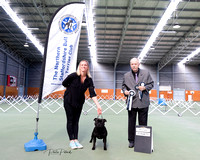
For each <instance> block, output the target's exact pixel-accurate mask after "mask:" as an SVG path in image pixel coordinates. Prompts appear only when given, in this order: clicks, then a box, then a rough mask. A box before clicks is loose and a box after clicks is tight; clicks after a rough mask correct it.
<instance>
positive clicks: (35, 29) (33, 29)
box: [28, 28, 39, 31]
mask: <svg viewBox="0 0 200 160" xmlns="http://www.w3.org/2000/svg"><path fill="white" fill-rule="evenodd" d="M28 30H35V31H36V30H39V28H28Z"/></svg>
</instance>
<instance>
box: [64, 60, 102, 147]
mask: <svg viewBox="0 0 200 160" xmlns="http://www.w3.org/2000/svg"><path fill="white" fill-rule="evenodd" d="M62 85H63V86H64V87H66V88H67V89H66V91H65V94H64V108H65V112H66V116H67V132H68V135H69V139H70V147H71V149H77V148H83V146H82V145H81V144H80V143H79V141H78V124H79V118H80V115H81V111H82V108H83V103H84V102H85V94H84V93H85V91H86V90H87V89H89V93H90V97H91V98H92V100H93V101H94V103H95V104H96V106H97V112H98V114H101V113H102V111H101V106H100V105H99V103H98V101H97V97H96V93H95V91H94V85H93V81H92V78H91V75H90V72H89V64H88V62H87V61H86V60H82V61H81V62H80V63H79V66H78V69H77V71H76V72H74V73H71V74H70V75H68V76H67V78H66V79H65V80H64V81H63V82H62Z"/></svg>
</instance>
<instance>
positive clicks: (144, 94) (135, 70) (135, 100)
mask: <svg viewBox="0 0 200 160" xmlns="http://www.w3.org/2000/svg"><path fill="white" fill-rule="evenodd" d="M139 66H140V63H139V60H138V58H132V59H131V60H130V67H131V71H129V72H127V73H126V74H124V78H123V83H122V91H123V93H124V95H125V96H126V97H129V96H130V91H131V90H133V92H135V95H134V96H133V97H132V102H131V101H129V102H130V103H132V104H128V105H131V106H130V108H129V109H128V140H129V148H133V147H134V141H135V125H136V117H137V113H138V121H139V125H144V126H147V120H148V109H149V105H150V100H149V91H150V90H151V89H152V88H153V86H154V81H153V80H152V78H151V75H150V74H149V72H148V71H146V70H143V69H140V68H139ZM129 99H130V98H129ZM129 102H127V103H129Z"/></svg>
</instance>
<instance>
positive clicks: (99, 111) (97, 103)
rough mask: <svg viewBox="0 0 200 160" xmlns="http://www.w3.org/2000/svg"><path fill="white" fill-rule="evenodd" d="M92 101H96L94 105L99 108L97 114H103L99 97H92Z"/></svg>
mask: <svg viewBox="0 0 200 160" xmlns="http://www.w3.org/2000/svg"><path fill="white" fill-rule="evenodd" d="M92 100H93V101H94V103H95V104H96V106H97V113H98V115H100V114H102V109H101V106H100V104H99V102H98V100H97V97H96V96H95V97H92Z"/></svg>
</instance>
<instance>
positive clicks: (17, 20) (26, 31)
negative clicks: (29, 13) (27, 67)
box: [0, 0, 44, 55]
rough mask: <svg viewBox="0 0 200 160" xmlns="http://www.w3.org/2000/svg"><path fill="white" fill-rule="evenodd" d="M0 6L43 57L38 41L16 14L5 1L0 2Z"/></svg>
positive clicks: (42, 50) (42, 49)
mask: <svg viewBox="0 0 200 160" xmlns="http://www.w3.org/2000/svg"><path fill="white" fill-rule="evenodd" d="M0 6H1V7H2V8H3V9H4V10H5V11H6V13H7V14H8V15H9V16H10V18H11V19H12V20H13V22H15V23H16V24H17V26H18V27H19V28H20V29H21V30H22V32H23V33H24V34H25V35H26V36H27V37H28V38H29V39H30V41H31V42H32V43H33V44H34V45H35V47H36V48H37V49H38V50H39V51H40V52H41V54H42V55H43V54H44V53H43V52H44V48H43V46H41V45H40V43H39V41H38V39H36V38H35V37H34V36H33V35H32V33H31V31H30V30H29V29H28V27H26V26H25V25H24V24H23V22H22V20H21V19H20V18H19V17H18V16H17V14H16V13H15V12H14V11H13V10H12V9H11V8H10V5H9V4H8V2H7V1H5V0H1V1H0Z"/></svg>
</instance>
